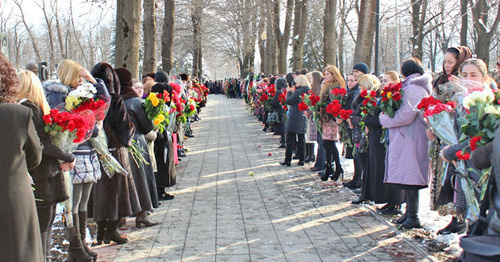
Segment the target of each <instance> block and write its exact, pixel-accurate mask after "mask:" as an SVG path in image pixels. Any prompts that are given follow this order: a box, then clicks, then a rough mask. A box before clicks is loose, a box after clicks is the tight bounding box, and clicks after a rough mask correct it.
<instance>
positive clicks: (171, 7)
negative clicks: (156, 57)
mask: <svg viewBox="0 0 500 262" xmlns="http://www.w3.org/2000/svg"><path fill="white" fill-rule="evenodd" d="M174 14H175V1H174V0H165V16H164V18H163V34H162V36H161V59H162V68H163V71H165V72H170V70H172V67H173V66H172V64H173V54H172V50H173V46H174V23H175V18H174Z"/></svg>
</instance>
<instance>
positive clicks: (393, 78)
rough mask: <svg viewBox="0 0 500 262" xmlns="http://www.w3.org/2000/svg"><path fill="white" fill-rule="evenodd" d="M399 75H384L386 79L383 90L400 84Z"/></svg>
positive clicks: (393, 73)
mask: <svg viewBox="0 0 500 262" xmlns="http://www.w3.org/2000/svg"><path fill="white" fill-rule="evenodd" d="M400 82H401V79H399V74H398V72H396V71H387V72H385V73H384V78H383V79H382V88H384V87H388V86H389V85H395V84H397V83H400Z"/></svg>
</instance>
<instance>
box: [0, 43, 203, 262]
mask: <svg viewBox="0 0 500 262" xmlns="http://www.w3.org/2000/svg"><path fill="white" fill-rule="evenodd" d="M36 71H37V68H36V66H35V67H33V64H29V66H27V68H26V69H25V70H16V69H15V68H13V66H12V65H11V64H10V63H9V62H8V61H7V59H6V58H5V57H4V56H3V55H2V54H1V53H0V119H1V120H2V121H3V122H2V123H3V124H4V128H2V135H1V137H0V148H1V149H0V150H1V153H0V154H1V155H2V157H3V160H2V161H0V170H2V171H1V174H2V175H1V176H0V180H1V183H0V184H1V188H2V189H1V190H0V194H1V196H2V197H1V200H0V202H1V207H2V208H1V211H0V212H1V215H2V217H3V219H4V222H3V223H1V225H0V230H1V232H2V236H1V237H0V254H2V260H5V261H51V255H50V251H51V243H52V226H53V223H54V219H55V217H56V205H57V204H58V203H63V204H64V211H63V213H64V215H63V221H64V224H65V229H66V230H65V234H66V238H67V240H68V241H69V247H68V253H69V258H70V261H96V260H97V254H96V253H95V252H94V251H92V249H91V248H89V246H88V243H87V242H86V239H87V238H86V234H87V231H88V229H87V219H88V218H93V220H94V221H95V222H96V223H97V235H96V236H95V239H96V243H94V245H101V244H102V243H107V244H109V243H111V242H113V243H116V244H125V243H127V238H125V237H122V236H121V235H120V234H119V232H118V227H119V226H120V225H123V224H124V223H125V222H126V220H125V219H126V218H127V217H135V225H136V227H137V228H141V227H142V226H146V227H150V226H154V225H157V224H158V223H159V222H155V221H152V220H151V219H150V217H149V215H150V214H151V212H153V211H154V209H155V208H158V207H159V206H160V205H161V202H162V201H166V200H172V199H174V196H173V195H171V194H169V193H168V192H167V188H168V187H171V186H173V185H175V184H176V165H177V164H178V163H179V161H181V160H182V159H181V158H180V157H185V156H186V152H187V150H186V149H185V148H184V147H183V144H184V141H185V139H187V138H189V137H193V136H194V135H193V130H192V129H191V125H190V122H193V121H198V120H200V118H199V117H198V113H199V112H200V110H201V109H202V108H203V107H204V106H205V105H206V102H207V95H208V92H209V90H208V88H206V87H205V86H204V85H203V84H200V82H198V81H197V79H196V78H191V77H190V76H189V75H188V74H180V75H178V76H174V77H172V79H174V80H175V81H169V80H170V79H171V78H170V77H169V76H168V75H167V74H166V73H165V72H162V71H159V72H156V73H148V74H145V75H144V76H143V77H142V79H141V80H136V79H133V78H132V74H131V73H130V71H129V70H128V69H126V68H113V67H112V66H111V65H110V64H108V63H105V62H100V63H98V64H96V65H95V66H94V67H93V68H92V69H91V70H90V71H88V70H87V69H85V68H84V67H82V66H81V65H80V64H78V63H77V62H75V61H72V60H64V61H62V62H61V63H60V64H59V65H58V67H57V74H56V75H55V76H54V77H53V78H54V79H53V80H47V81H43V82H42V81H40V79H39V77H38V76H37V72H36ZM89 94H90V95H89ZM148 105H149V106H148ZM80 132H81V133H80ZM106 145H107V146H106Z"/></svg>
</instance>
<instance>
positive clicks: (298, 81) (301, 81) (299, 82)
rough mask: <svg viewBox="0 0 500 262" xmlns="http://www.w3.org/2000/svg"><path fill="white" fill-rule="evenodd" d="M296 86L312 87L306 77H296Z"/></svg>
mask: <svg viewBox="0 0 500 262" xmlns="http://www.w3.org/2000/svg"><path fill="white" fill-rule="evenodd" d="M295 84H296V85H297V86H307V87H311V84H310V83H309V80H307V78H306V77H305V76H304V75H298V76H297V77H295Z"/></svg>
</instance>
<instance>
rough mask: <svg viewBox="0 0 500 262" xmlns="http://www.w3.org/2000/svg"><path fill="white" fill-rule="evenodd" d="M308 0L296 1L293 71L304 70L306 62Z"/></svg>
mask: <svg viewBox="0 0 500 262" xmlns="http://www.w3.org/2000/svg"><path fill="white" fill-rule="evenodd" d="M307 18H308V15H307V0H295V18H294V22H293V37H292V45H293V54H292V57H293V60H292V61H293V63H292V65H293V66H292V71H297V70H300V69H302V67H303V64H304V60H303V55H304V40H305V38H306V25H307Z"/></svg>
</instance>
